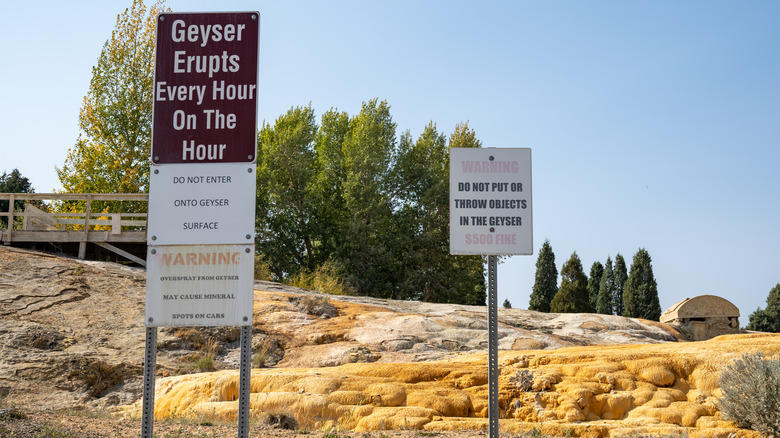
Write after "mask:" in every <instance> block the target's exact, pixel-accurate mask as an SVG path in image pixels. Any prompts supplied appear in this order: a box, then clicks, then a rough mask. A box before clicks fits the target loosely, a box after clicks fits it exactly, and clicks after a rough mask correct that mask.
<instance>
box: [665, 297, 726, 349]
mask: <svg viewBox="0 0 780 438" xmlns="http://www.w3.org/2000/svg"><path fill="white" fill-rule="evenodd" d="M660 321H661V322H663V323H665V324H669V325H671V326H674V327H675V328H676V329H677V330H679V331H680V332H681V333H682V334H683V335H685V336H686V337H687V338H688V339H689V340H691V341H704V340H707V339H710V338H714V337H715V336H720V335H726V334H734V333H739V332H740V330H739V309H738V308H737V306H735V305H734V304H732V303H731V302H730V301H729V300H727V299H725V298H721V297H718V296H715V295H699V296H698V297H693V298H686V299H684V300H682V301H680V302H678V303H676V304H674V305H673V306H672V307H670V308H668V309H666V311H665V312H664V313H663V314H662V315H661V318H660Z"/></svg>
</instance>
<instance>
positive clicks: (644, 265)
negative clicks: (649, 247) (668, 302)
mask: <svg viewBox="0 0 780 438" xmlns="http://www.w3.org/2000/svg"><path fill="white" fill-rule="evenodd" d="M623 305H624V307H625V308H624V311H623V316H628V317H632V318H644V319H649V320H653V321H657V320H658V318H660V317H661V303H660V302H659V300H658V286H657V284H656V282H655V278H654V277H653V265H652V260H651V259H650V254H648V253H647V251H646V250H645V249H644V248H639V250H638V251H637V252H636V254H634V260H633V261H632V262H631V271H630V272H629V274H628V280H627V281H626V287H625V290H624V291H623Z"/></svg>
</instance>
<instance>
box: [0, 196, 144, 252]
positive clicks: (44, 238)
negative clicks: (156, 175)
mask: <svg viewBox="0 0 780 438" xmlns="http://www.w3.org/2000/svg"><path fill="white" fill-rule="evenodd" d="M148 200H149V195H147V194H145V193H110V194H107V193H0V201H8V211H0V218H6V219H5V220H2V219H0V241H2V242H3V244H5V245H10V244H11V243H12V242H79V258H81V259H83V258H84V256H85V252H86V244H87V242H91V243H94V244H96V245H99V246H101V247H104V248H106V249H108V250H110V251H113V252H115V253H117V254H120V255H122V256H123V257H126V258H129V259H130V260H133V261H135V262H137V263H139V264H142V265H145V263H144V261H143V259H139V258H138V257H135V256H133V255H132V254H128V253H126V252H125V251H123V250H121V249H119V248H116V247H115V246H113V245H111V243H112V242H113V243H146V217H147V214H146V213H112V212H111V211H110V210H109V211H108V212H105V213H104V212H101V211H98V212H95V211H92V203H93V202H95V201H113V202H143V203H147V202H148ZM19 201H23V202H24V210H23V211H14V204H16V203H18V202H19ZM74 201H77V202H78V201H80V202H83V203H84V212H83V213H72V212H59V211H47V210H52V209H61V206H63V205H65V204H67V203H71V202H74ZM145 209H146V208H143V210H145ZM20 219H21V220H20Z"/></svg>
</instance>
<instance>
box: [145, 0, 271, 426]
mask: <svg viewBox="0 0 780 438" xmlns="http://www.w3.org/2000/svg"><path fill="white" fill-rule="evenodd" d="M259 34H260V14H259V13H258V12H209V13H173V12H164V13H161V14H160V15H158V17H157V41H156V43H157V44H156V55H155V72H154V108H153V114H152V148H151V152H152V154H151V157H150V158H151V162H152V169H151V175H150V183H149V212H148V221H147V244H148V245H149V248H148V252H147V270H146V286H147V288H146V312H145V324H146V332H147V337H146V357H145V358H144V361H145V362H144V394H143V397H144V398H143V418H142V420H143V423H142V425H141V430H142V437H144V438H152V436H153V432H152V429H153V424H154V371H155V365H156V359H157V353H156V351H157V327H171V326H178V327H192V326H200V327H225V326H240V327H241V368H240V376H239V416H238V417H239V418H238V423H239V424H238V437H239V438H247V437H248V436H249V384H250V373H251V369H252V367H251V357H250V356H251V346H252V316H253V306H252V302H253V299H254V287H253V277H254V253H255V246H254V241H255V229H254V222H255V217H254V214H255V205H254V204H255V191H256V172H255V170H256V156H255V155H256V148H257V144H256V139H257V94H258V87H257V85H258V84H257V71H258V69H257V67H258V46H259Z"/></svg>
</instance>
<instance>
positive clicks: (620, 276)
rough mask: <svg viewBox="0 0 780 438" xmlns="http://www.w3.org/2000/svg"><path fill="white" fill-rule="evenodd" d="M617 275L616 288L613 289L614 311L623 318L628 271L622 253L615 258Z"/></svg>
mask: <svg viewBox="0 0 780 438" xmlns="http://www.w3.org/2000/svg"><path fill="white" fill-rule="evenodd" d="M613 273H614V274H615V277H614V280H615V282H614V285H613V286H614V288H613V289H612V311H613V312H614V313H615V315H619V316H623V314H624V313H625V307H624V305H623V290H624V289H625V287H626V280H628V269H627V268H626V260H625V259H624V258H623V256H622V255H621V254H620V253H617V255H616V256H615V270H614V271H613Z"/></svg>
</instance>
